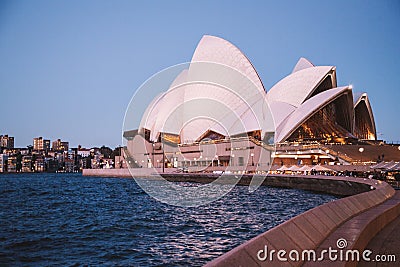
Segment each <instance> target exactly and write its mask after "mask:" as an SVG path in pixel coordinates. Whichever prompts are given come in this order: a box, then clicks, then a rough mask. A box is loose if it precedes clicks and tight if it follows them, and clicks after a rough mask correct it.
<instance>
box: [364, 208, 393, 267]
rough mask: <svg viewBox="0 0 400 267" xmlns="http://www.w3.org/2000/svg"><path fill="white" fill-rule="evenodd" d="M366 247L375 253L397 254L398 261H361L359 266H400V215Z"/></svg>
mask: <svg viewBox="0 0 400 267" xmlns="http://www.w3.org/2000/svg"><path fill="white" fill-rule="evenodd" d="M366 249H369V250H371V251H373V255H377V254H379V255H390V254H391V255H396V262H370V263H366V262H360V264H359V265H358V266H368V267H369V266H400V216H399V217H397V218H396V219H395V220H394V221H393V222H391V223H390V224H388V225H387V226H386V227H385V228H383V229H382V231H380V232H379V233H378V234H377V235H376V236H375V237H374V238H373V239H372V240H371V241H370V242H369V243H368V245H367V248H366Z"/></svg>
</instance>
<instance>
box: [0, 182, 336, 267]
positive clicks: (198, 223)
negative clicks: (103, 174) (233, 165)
mask: <svg viewBox="0 0 400 267" xmlns="http://www.w3.org/2000/svg"><path fill="white" fill-rule="evenodd" d="M334 199H336V197H334V196H330V195H322V194H315V193H311V192H307V191H303V190H294V189H279V188H269V187H261V188H259V189H258V190H257V191H255V192H253V193H249V192H248V188H247V187H245V186H237V187H235V188H234V190H232V191H231V192H230V193H229V194H228V195H226V196H225V197H223V198H222V199H220V200H218V201H215V202H213V203H211V204H208V205H206V206H200V207H197V208H182V207H175V206H169V205H167V204H163V203H160V202H158V201H156V200H154V199H153V198H151V197H149V196H148V195H147V194H146V193H144V192H143V190H142V189H141V188H140V187H139V186H138V185H137V184H136V182H135V181H134V180H133V179H116V178H92V177H83V176H81V175H80V174H18V175H12V174H9V175H0V226H1V227H0V265H6V266H8V265H11V266H15V265H18V266H20V265H27V266H32V265H34V266H50V265H63V266H71V265H73V266H79V265H81V264H85V265H86V264H88V265H109V266H115V265H123V266H127V265H129V266H189V265H190V266H201V265H203V264H205V263H206V262H208V261H210V260H212V259H214V258H216V257H218V256H219V255H222V254H223V253H224V252H227V251H229V250H230V249H232V248H233V247H235V246H237V245H239V244H241V243H243V242H244V241H246V240H248V239H250V238H252V237H254V236H256V235H258V234H260V233H262V232H264V231H266V230H268V229H270V228H272V227H274V226H276V225H278V224H280V223H282V222H283V221H285V220H287V219H289V218H291V217H293V216H295V215H297V214H300V213H302V212H304V211H306V210H308V209H311V208H313V207H315V206H317V205H320V204H322V203H325V202H328V201H331V200H334Z"/></svg>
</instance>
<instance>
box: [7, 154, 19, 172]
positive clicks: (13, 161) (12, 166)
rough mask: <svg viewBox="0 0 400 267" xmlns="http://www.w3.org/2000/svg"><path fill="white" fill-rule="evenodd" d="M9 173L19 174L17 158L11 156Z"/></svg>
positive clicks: (8, 161)
mask: <svg viewBox="0 0 400 267" xmlns="http://www.w3.org/2000/svg"><path fill="white" fill-rule="evenodd" d="M7 172H17V157H16V156H9V157H8V159H7Z"/></svg>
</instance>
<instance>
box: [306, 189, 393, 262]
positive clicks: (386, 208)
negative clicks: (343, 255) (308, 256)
mask: <svg viewBox="0 0 400 267" xmlns="http://www.w3.org/2000/svg"><path fill="white" fill-rule="evenodd" d="M399 203H400V191H397V192H396V194H395V195H394V196H393V197H392V198H390V199H388V200H386V201H385V202H383V203H381V204H379V205H377V206H375V207H373V208H370V209H368V210H367V211H364V212H362V213H360V214H359V215H356V216H355V217H353V218H351V219H350V220H348V221H346V222H345V223H343V224H342V225H340V226H339V227H338V228H337V229H336V230H335V231H333V232H332V233H331V234H330V235H329V236H328V237H327V238H326V239H325V240H324V242H322V244H320V245H319V247H318V248H317V255H321V252H322V251H323V250H328V249H329V248H330V247H331V248H334V249H336V246H337V242H338V241H339V240H341V239H344V240H345V243H346V245H345V247H346V249H357V250H358V251H360V258H361V254H362V251H364V249H362V248H364V247H365V245H366V244H367V243H366V242H368V239H369V236H372V235H375V237H374V238H373V239H371V240H370V242H369V243H368V245H367V246H366V248H365V249H369V250H371V251H372V254H371V255H369V258H371V259H374V258H375V255H395V257H396V260H397V261H396V262H397V264H396V262H393V261H392V262H385V263H383V262H376V261H373V262H365V261H360V262H359V263H358V264H357V262H355V261H353V262H346V261H341V262H338V261H330V260H329V259H328V258H325V260H324V261H322V262H312V261H310V262H305V263H304V264H303V266H305V267H316V266H318V267H319V266H325V267H328V266H332V267H336V266H356V265H357V266H400V228H398V226H399V227H400V216H399V217H397V218H396V219H394V220H393V221H392V222H391V223H390V224H388V225H387V226H386V227H385V228H383V229H382V230H381V231H380V232H378V233H377V234H375V233H376V232H374V231H376V230H375V227H379V224H380V223H381V222H380V221H385V220H386V219H389V218H390V217H391V216H393V213H395V212H393V211H394V210H396V209H398V207H399ZM391 211H392V212H391ZM373 222H374V223H373ZM373 224H375V226H373V227H369V226H371V225H373ZM363 243H364V245H363ZM360 246H361V247H360ZM359 247H360V248H359Z"/></svg>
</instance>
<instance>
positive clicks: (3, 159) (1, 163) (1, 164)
mask: <svg viewBox="0 0 400 267" xmlns="http://www.w3.org/2000/svg"><path fill="white" fill-rule="evenodd" d="M7 162H8V155H6V154H0V173H1V172H7Z"/></svg>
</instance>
